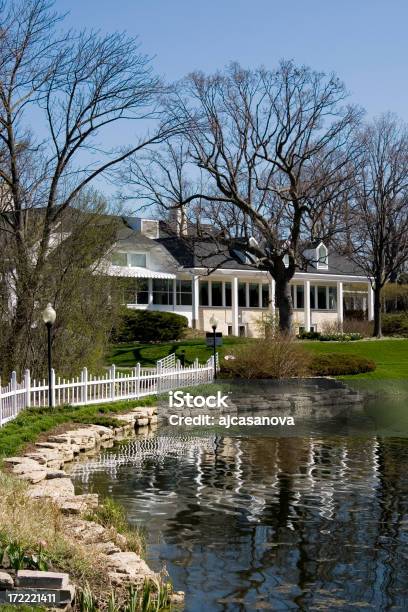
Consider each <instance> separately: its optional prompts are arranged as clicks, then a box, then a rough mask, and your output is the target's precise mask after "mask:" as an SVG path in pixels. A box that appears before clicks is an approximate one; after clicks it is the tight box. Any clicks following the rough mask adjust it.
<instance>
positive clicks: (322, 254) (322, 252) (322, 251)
mask: <svg viewBox="0 0 408 612" xmlns="http://www.w3.org/2000/svg"><path fill="white" fill-rule="evenodd" d="M319 264H320V265H321V266H327V251H326V247H324V246H323V245H321V247H320V248H319Z"/></svg>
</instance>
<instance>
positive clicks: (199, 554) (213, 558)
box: [74, 428, 408, 612]
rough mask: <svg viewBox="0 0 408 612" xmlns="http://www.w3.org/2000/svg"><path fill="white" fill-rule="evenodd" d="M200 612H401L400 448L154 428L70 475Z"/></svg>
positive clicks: (361, 440) (406, 504)
mask: <svg viewBox="0 0 408 612" xmlns="http://www.w3.org/2000/svg"><path fill="white" fill-rule="evenodd" d="M74 474H75V481H76V484H77V485H78V488H79V489H84V490H89V489H92V490H93V491H97V492H100V493H102V494H108V493H109V494H110V495H112V496H113V497H115V498H116V499H118V500H120V501H121V502H122V503H123V504H124V505H125V507H126V509H127V511H128V515H129V520H130V521H132V522H135V523H138V524H144V525H146V526H147V527H148V532H149V551H148V559H149V562H150V563H151V564H152V565H153V566H156V567H157V568H160V567H161V566H162V565H163V564H165V565H166V567H167V569H168V572H169V574H170V576H171V578H172V580H173V583H174V585H175V587H176V588H177V589H182V590H185V591H186V594H187V607H186V609H187V610H189V611H191V612H193V611H194V612H198V611H206V612H207V611H213V610H214V611H217V610H223V611H228V612H230V611H241V610H243V611H244V610H245V611H246V610H258V609H259V610H261V609H262V610H264V609H265V610H266V609H270V610H288V609H297V610H332V609H333V610H406V609H408V595H407V592H408V591H407V576H408V547H407V544H408V529H407V527H408V516H407V510H408V496H407V491H408V441H407V439H405V438H402V437H401V438H397V437H389V438H385V437H379V436H376V435H374V434H370V435H364V434H362V433H360V434H358V435H353V436H351V435H349V436H344V435H333V434H330V435H318V434H314V435H310V434H309V435H308V436H306V435H303V436H298V435H297V436H295V437H288V436H285V437H280V436H279V435H275V436H266V435H265V431H264V430H261V431H259V430H255V429H254V430H248V429H246V430H245V431H239V430H238V431H237V430H236V431H234V432H232V433H228V435H221V434H220V433H219V432H217V433H214V431H208V432H203V430H200V431H198V432H194V431H190V430H189V431H188V432H187V431H177V432H175V430H174V428H172V429H171V430H170V429H164V430H162V429H160V430H159V431H158V433H157V434H155V435H154V436H152V437H150V438H146V439H144V440H139V441H138V440H136V441H132V442H130V443H127V444H122V445H120V446H119V447H117V448H115V449H110V450H108V451H105V452H104V453H103V454H102V456H101V457H99V458H97V459H95V460H91V461H89V462H86V463H81V464H78V465H77V467H76V468H75V470H74Z"/></svg>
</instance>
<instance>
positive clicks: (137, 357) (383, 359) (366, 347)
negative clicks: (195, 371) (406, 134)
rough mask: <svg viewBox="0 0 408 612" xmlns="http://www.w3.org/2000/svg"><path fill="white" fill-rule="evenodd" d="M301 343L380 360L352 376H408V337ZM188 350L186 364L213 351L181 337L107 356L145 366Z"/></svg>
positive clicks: (230, 342) (121, 347)
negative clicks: (400, 338)
mask: <svg viewBox="0 0 408 612" xmlns="http://www.w3.org/2000/svg"><path fill="white" fill-rule="evenodd" d="M248 341H250V342H256V340H248V339H247V338H234V337H225V338H224V339H223V342H224V344H223V346H222V348H221V349H220V351H219V352H220V354H221V355H222V354H225V353H228V350H229V349H231V348H232V347H233V346H234V345H236V344H238V343H242V342H248ZM301 345H302V346H304V347H305V348H306V349H308V350H310V351H312V352H314V353H354V354H358V355H362V356H364V357H367V358H368V359H372V360H373V361H375V363H376V364H377V369H376V370H375V371H374V372H369V373H367V374H358V375H356V376H352V377H351V378H353V379H365V380H372V381H374V380H384V379H399V380H400V381H402V380H403V379H407V380H408V339H406V340H405V339H404V340H396V339H385V340H361V341H354V342H320V341H314V342H310V341H302V342H301ZM183 350H184V351H185V358H186V364H190V363H192V362H193V361H194V359H196V358H198V359H199V361H200V362H204V361H206V360H207V359H208V357H210V355H211V354H212V349H211V348H209V347H207V346H206V345H205V340H204V339H203V338H197V339H195V340H181V341H178V342H165V343H161V344H136V343H133V344H118V345H115V346H113V347H112V349H111V352H110V354H109V355H108V356H107V364H111V363H114V364H115V365H116V366H118V367H134V366H135V365H136V363H137V362H138V361H140V363H141V364H142V365H144V366H154V365H155V363H156V361H157V360H158V359H160V358H162V357H165V356H166V355H169V354H170V353H176V355H177V357H180V355H181V352H182V351H183Z"/></svg>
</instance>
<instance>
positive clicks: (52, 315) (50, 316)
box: [42, 304, 57, 408]
mask: <svg viewBox="0 0 408 612" xmlns="http://www.w3.org/2000/svg"><path fill="white" fill-rule="evenodd" d="M56 317H57V313H56V312H55V310H54V308H53V307H52V304H47V307H46V308H44V310H43V313H42V318H43V321H44V323H45V326H46V328H47V340H48V406H49V407H50V408H52V407H53V389H52V359H51V327H52V326H53V325H54V323H55V319H56Z"/></svg>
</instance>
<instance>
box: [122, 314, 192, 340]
mask: <svg viewBox="0 0 408 612" xmlns="http://www.w3.org/2000/svg"><path fill="white" fill-rule="evenodd" d="M187 327H188V320H187V318H186V317H183V316H182V315H178V314H175V313H173V312H159V311H153V310H132V309H131V308H126V309H123V310H122V312H121V315H120V323H119V325H118V327H117V329H116V330H115V331H114V332H113V334H112V340H113V341H114V342H166V341H169V340H179V339H180V338H181V337H182V336H183V333H184V331H185V330H186V329H187Z"/></svg>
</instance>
